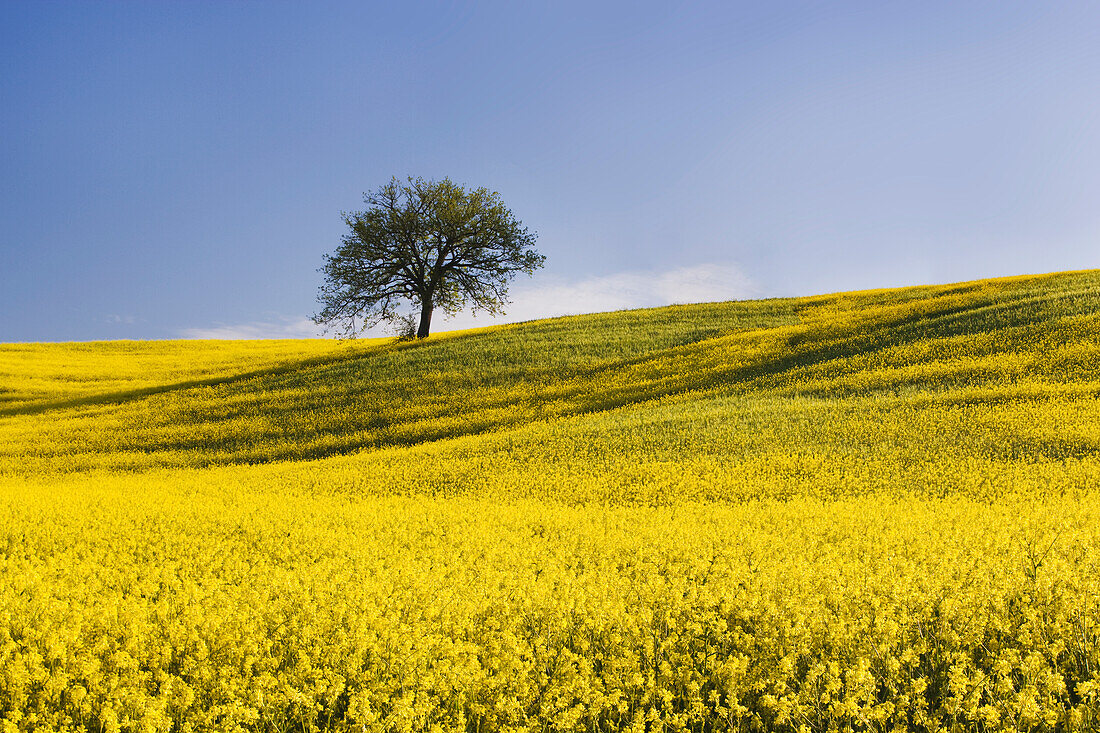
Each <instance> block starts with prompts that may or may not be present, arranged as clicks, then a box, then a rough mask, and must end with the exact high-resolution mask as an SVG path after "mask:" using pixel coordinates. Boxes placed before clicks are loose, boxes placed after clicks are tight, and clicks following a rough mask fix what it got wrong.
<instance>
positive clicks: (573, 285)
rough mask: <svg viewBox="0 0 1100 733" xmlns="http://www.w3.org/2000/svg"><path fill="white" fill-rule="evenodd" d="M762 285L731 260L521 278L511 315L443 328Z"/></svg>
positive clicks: (733, 295) (738, 294) (745, 293)
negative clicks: (572, 278) (573, 277)
mask: <svg viewBox="0 0 1100 733" xmlns="http://www.w3.org/2000/svg"><path fill="white" fill-rule="evenodd" d="M759 295H760V292H759V290H758V288H757V287H756V286H755V285H754V284H753V283H752V281H751V280H749V278H748V277H746V276H745V274H744V273H742V272H741V271H740V270H739V269H738V268H736V267H734V266H732V265H717V264H706V265H695V266H693V267H679V268H676V269H674V270H666V271H664V272H657V271H635V272H620V273H615V274H613V275H602V276H598V277H589V278H585V279H584V280H580V281H578V282H568V281H566V280H563V279H561V278H558V279H554V280H550V281H549V282H547V281H545V279H544V280H543V282H540V283H538V284H535V283H524V282H522V281H520V282H517V283H516V284H515V285H513V286H512V288H511V300H512V302H511V303H510V304H509V305H508V306H507V307H506V308H505V310H506V312H507V313H506V315H504V316H500V317H496V318H487V317H485V316H483V315H480V316H476V317H475V316H472V315H470V314H469V313H460V314H458V315H457V316H455V317H454V318H449V319H446V320H443V321H441V322H440V323H439V324H438V327H439V328H446V329H458V328H472V327H476V326H485V325H489V324H492V323H515V322H517V321H529V320H533V319H536V318H552V317H554V316H567V315H576V314H579V313H599V312H602V311H614V310H624V309H628V308H653V307H658V306H663V305H673V304H677V303H708V302H712V301H721V300H741V299H744V298H752V297H758V296H759Z"/></svg>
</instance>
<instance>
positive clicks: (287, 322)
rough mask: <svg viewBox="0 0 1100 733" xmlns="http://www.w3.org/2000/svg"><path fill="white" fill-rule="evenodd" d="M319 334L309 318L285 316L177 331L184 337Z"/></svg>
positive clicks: (234, 337) (246, 337)
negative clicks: (269, 319)
mask: <svg viewBox="0 0 1100 733" xmlns="http://www.w3.org/2000/svg"><path fill="white" fill-rule="evenodd" d="M320 335H321V332H320V329H318V328H317V325H316V324H314V323H313V321H311V320H310V319H308V318H285V317H279V318H276V319H275V320H271V321H251V322H249V323H238V324H235V325H228V324H224V323H216V324H214V325H213V326H209V327H206V328H184V329H182V330H181V331H180V332H179V337H180V338H185V339H304V338H315V337H317V336H320Z"/></svg>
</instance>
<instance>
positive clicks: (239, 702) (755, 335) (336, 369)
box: [0, 271, 1100, 733]
mask: <svg viewBox="0 0 1100 733" xmlns="http://www.w3.org/2000/svg"><path fill="white" fill-rule="evenodd" d="M1098 396H1100V271H1089V272H1076V273H1061V274H1057V275H1045V276H1032V277H1019V278H1009V279H998V280H988V281H979V282H972V283H962V284H955V285H946V286H934V287H921V288H906V289H898V290H881V291H867V292H857V293H841V294H834V295H824V296H817V297H811V298H799V299H774V300H761V301H745V302H731V303H712V304H702V305H686V306H674V307H671V308H661V309H651V310H639V311H626V312H619V313H609V314H598V315H591V316H577V317H569V318H560V319H553V320H546V321H536V322H531V323H526V324H519V325H514V326H506V327H493V328H487V329H480V330H474V331H468V332H462V333H450V334H440V335H437V336H432V337H431V338H429V339H427V340H426V341H423V342H410V343H397V342H393V341H391V340H374V341H359V342H335V341H318V340H306V341H248V342H145V343H142V342H112V343H101V344H9V345H0V730H2V731H5V732H6V731H36V730H41V731H46V730H49V731H95V732H97V733H107V732H108V731H112V732H113V731H279V732H280V733H286V732H287V731H325V730H336V731H356V732H360V731H371V732H372V733H383V732H385V731H390V732H394V733H398V732H400V733H404V732H405V731H455V730H460V731H467V732H469V733H489V732H491V731H545V732H548V731H591V732H592V733H597V732H601V733H602V732H606V731H620V730H622V731H627V730H629V731H692V732H699V733H702V732H704V731H777V732H778V731H798V732H799V733H802V732H804V731H805V732H811V731H812V732H815V733H816V732H822V733H824V732H826V731H929V732H931V731H1000V730H1005V731H1017V730H1026V731H1093V730H1100V400H1098Z"/></svg>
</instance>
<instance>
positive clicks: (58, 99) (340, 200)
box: [0, 1, 1100, 341]
mask: <svg viewBox="0 0 1100 733" xmlns="http://www.w3.org/2000/svg"><path fill="white" fill-rule="evenodd" d="M0 72H2V73H0V341H57V340H90V339H117V338H175V337H181V336H274V335H288V336H298V335H308V334H310V333H312V329H311V327H310V326H309V324H308V322H307V321H306V318H307V317H308V316H309V314H311V313H312V312H314V310H315V309H316V302H315V297H316V289H317V286H318V285H319V277H320V276H319V275H318V273H317V272H316V270H317V268H318V267H319V266H320V265H321V262H322V255H323V254H324V253H325V252H329V251H332V250H333V249H334V248H335V246H336V245H337V244H338V243H339V238H340V235H341V233H342V230H343V226H344V225H343V223H342V222H341V220H340V216H339V214H340V212H341V211H344V210H353V209H356V208H357V207H359V205H360V203H361V197H362V192H363V191H366V190H370V189H374V188H376V187H377V186H378V185H380V184H381V183H383V182H385V181H387V180H388V179H389V178H390V177H391V176H393V175H397V176H406V175H420V176H424V177H428V178H438V177H443V176H449V177H451V178H452V179H453V180H456V181H458V182H462V183H466V184H469V185H473V186H487V187H489V188H492V189H495V190H497V191H499V192H500V193H501V194H502V196H503V198H504V200H505V202H506V203H507V204H508V205H509V206H510V207H511V208H512V209H513V211H515V213H516V214H517V216H518V217H519V218H520V219H521V220H523V221H524V223H526V224H527V225H529V226H530V227H531V228H532V229H533V230H535V231H537V232H538V234H539V242H538V246H539V249H540V250H541V251H542V252H544V253H545V254H546V255H547V258H548V259H547V266H546V267H545V268H544V269H543V270H542V271H540V272H539V273H538V274H537V275H536V276H535V277H534V278H533V279H530V280H520V281H517V283H516V285H515V286H514V287H513V295H514V299H515V305H514V306H513V309H512V311H511V313H510V315H511V317H512V318H530V317H536V316H540V315H554V314H557V313H564V312H573V311H577V310H602V309H610V308H621V307H630V306H640V305H658V304H662V303H666V302H678V301H689V300H713V299H724V298H734V297H747V296H772V295H802V294H811V293H817V292H828V291H836V290H847V289H856V288H869V287H886V286H896V285H905V284H916V283H925V282H947V281H956V280H964V279H971V278H979V277H992V276H1000V275H1012V274H1020V273H1032V272H1050V271H1057V270H1065V269H1085V268H1093V267H1097V266H1100V132H1098V131H1100V93H1098V92H1100V5H1097V4H1095V3H1085V2H1082V3H1035V2H1027V3H1015V2H950V3H948V2H928V3H912V2H882V1H877V2H866V3H862V2H849V3H845V2H799V3H786V2H775V3H770V2H769V3H761V2H745V3H729V2H722V3H694V4H691V5H690V6H689V5H688V4H686V3H685V4H680V3H668V2H657V3H646V2H641V3H638V2H632V3H600V4H596V5H595V6H594V7H593V5H592V4H591V3H570V2H553V3H551V2H546V3H526V2H525V3H506V2H501V3H472V2H469V3H467V2H457V1H456V2H444V3H437V4H427V3H359V2H355V3H352V2H349V3H324V2H316V3H314V2H311V3H286V4H279V3H272V2H219V3H201V2H178V3H171V2H162V3H147V2H133V3H100V2H96V3H89V2H79V3H71V4H70V3H63V2H0ZM484 322H485V320H484V319H481V320H479V321H472V322H471V321H469V320H468V319H466V320H463V319H459V320H457V321H454V322H453V323H452V324H451V325H452V326H454V325H466V324H467V323H484ZM436 327H437V328H445V327H447V325H446V324H436Z"/></svg>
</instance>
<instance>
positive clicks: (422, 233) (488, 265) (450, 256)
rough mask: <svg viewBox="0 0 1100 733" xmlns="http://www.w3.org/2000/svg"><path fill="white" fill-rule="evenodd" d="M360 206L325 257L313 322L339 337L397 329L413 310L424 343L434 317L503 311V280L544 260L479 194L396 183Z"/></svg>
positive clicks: (504, 213) (492, 197)
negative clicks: (381, 326)
mask: <svg viewBox="0 0 1100 733" xmlns="http://www.w3.org/2000/svg"><path fill="white" fill-rule="evenodd" d="M363 200H364V202H365V203H366V204H367V206H368V208H367V210H366V211H360V212H353V213H350V214H349V213H344V214H343V215H342V216H343V218H344V222H345V223H346V224H347V225H348V227H349V229H350V230H351V231H350V232H349V233H348V234H345V235H344V237H343V241H342V244H341V245H340V246H339V247H338V248H337V250H336V252H335V253H334V254H331V255H325V265H324V267H322V268H321V270H320V272H322V273H324V276H325V281H324V284H323V285H322V286H321V289H320V294H319V295H318V300H319V301H320V302H321V305H322V306H323V307H322V309H321V312H320V313H318V314H316V315H314V316H313V320H314V322H315V323H318V324H321V325H325V326H327V327H336V328H337V329H338V332H339V333H341V334H342V335H344V336H348V337H354V336H355V335H356V334H358V333H360V332H362V331H363V330H365V329H367V328H369V327H370V326H373V325H375V324H377V323H379V322H381V321H390V322H393V323H397V322H400V321H401V320H402V314H401V311H402V309H403V307H408V305H412V306H414V307H415V308H417V309H418V310H419V325H418V327H417V329H416V337H417V338H425V337H426V336H427V335H428V332H429V330H430V329H431V323H432V313H433V311H435V310H436V309H440V310H443V311H445V312H447V313H451V314H453V313H457V312H458V311H460V310H462V309H463V308H464V307H466V306H467V305H471V306H472V308H473V310H474V311H475V312H476V311H483V312H486V313H490V314H498V313H503V312H504V311H503V310H502V309H503V307H504V305H506V304H507V302H508V301H507V296H508V281H509V280H510V279H511V278H512V277H514V276H515V274H516V273H517V272H526V273H527V274H528V275H530V274H532V273H533V272H534V271H535V270H536V269H538V268H539V267H541V266H542V263H543V261H544V260H545V259H546V258H545V257H544V256H543V255H541V254H539V253H538V252H536V251H535V249H534V247H533V245H534V242H535V235H534V234H533V233H531V232H529V231H527V229H526V228H525V227H524V226H523V225H522V224H520V222H519V221H517V220H516V217H515V216H514V215H513V214H512V212H511V211H509V210H508V208H507V207H505V205H504V203H503V202H502V201H501V199H500V194H498V193H496V192H493V191H489V190H488V189H486V188H477V189H473V190H470V191H467V190H466V189H465V188H463V187H461V186H457V185H455V184H454V183H452V182H451V181H450V179H447V178H444V179H443V180H442V181H425V180H424V179H422V178H409V179H408V181H407V182H405V183H402V182H401V181H399V180H398V179H397V178H396V177H395V178H394V179H393V180H391V181H390V182H389V183H387V184H386V185H384V186H382V187H381V188H379V189H378V190H377V191H375V192H373V193H367V194H364V196H363ZM412 318H415V315H414V316H412Z"/></svg>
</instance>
